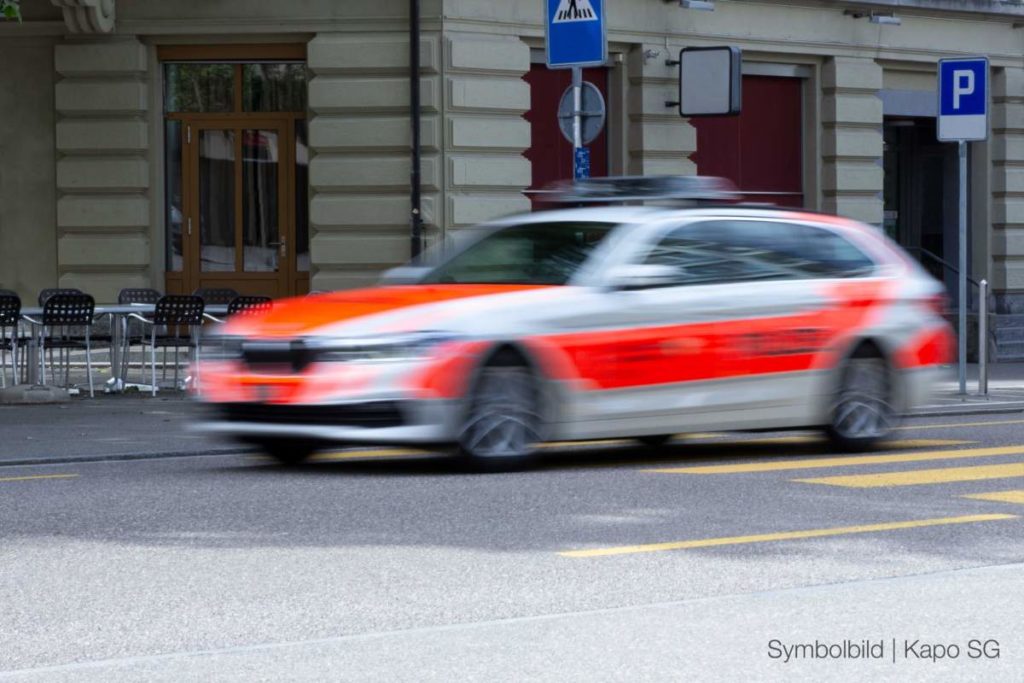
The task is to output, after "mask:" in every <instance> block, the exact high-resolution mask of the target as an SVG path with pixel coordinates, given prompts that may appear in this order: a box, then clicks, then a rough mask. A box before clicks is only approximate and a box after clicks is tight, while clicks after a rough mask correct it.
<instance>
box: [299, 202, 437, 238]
mask: <svg viewBox="0 0 1024 683" xmlns="http://www.w3.org/2000/svg"><path fill="white" fill-rule="evenodd" d="M434 201H435V200H434V198H433V197H429V196H425V197H423V198H422V205H421V206H422V211H423V213H422V217H423V221H424V222H425V223H434V222H435V218H434V216H435V213H434ZM410 211H411V206H410V204H409V195H408V194H393V195H378V196H373V195H364V194H359V195H344V194H327V193H319V194H316V195H314V196H313V199H312V200H311V201H310V206H309V216H310V223H311V224H312V225H313V226H314V227H315V228H316V229H317V230H320V231H331V230H334V229H338V228H341V229H346V228H350V227H355V228H359V227H364V228H375V227H380V226H394V227H398V226H404V225H408V224H409V215H410Z"/></svg>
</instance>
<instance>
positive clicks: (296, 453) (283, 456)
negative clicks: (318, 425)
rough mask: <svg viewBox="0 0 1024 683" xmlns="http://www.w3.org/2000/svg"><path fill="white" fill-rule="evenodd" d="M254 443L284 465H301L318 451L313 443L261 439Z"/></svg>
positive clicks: (294, 440)
mask: <svg viewBox="0 0 1024 683" xmlns="http://www.w3.org/2000/svg"><path fill="white" fill-rule="evenodd" d="M253 443H254V445H255V446H257V447H258V448H259V449H260V450H262V451H263V452H264V453H266V454H267V455H269V456H270V457H271V458H273V459H274V460H277V461H278V462H279V463H281V464H282V465H299V464H301V463H303V462H305V461H306V460H308V459H309V456H311V455H312V454H313V452H314V451H315V450H316V447H315V446H314V445H313V444H312V443H309V442H307V441H300V440H297V439H260V440H259V441H255V442H253Z"/></svg>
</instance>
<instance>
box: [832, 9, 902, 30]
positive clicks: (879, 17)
mask: <svg viewBox="0 0 1024 683" xmlns="http://www.w3.org/2000/svg"><path fill="white" fill-rule="evenodd" d="M843 14H845V15H846V16H848V17H853V18H854V19H863V18H864V17H867V18H868V21H870V22H871V23H872V24H884V25H886V26H899V25H900V24H902V23H903V20H902V19H900V18H899V17H898V16H896V13H895V12H888V13H885V12H864V11H861V10H855V9H848V10H846V11H845V12H843Z"/></svg>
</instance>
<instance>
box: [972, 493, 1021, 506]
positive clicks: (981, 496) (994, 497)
mask: <svg viewBox="0 0 1024 683" xmlns="http://www.w3.org/2000/svg"><path fill="white" fill-rule="evenodd" d="M964 498H974V499H976V500H991V501H994V502H996V503H1017V504H1018V505H1024V489H1021V490H1017V491H992V492H991V493H972V494H971V495H969V496H964Z"/></svg>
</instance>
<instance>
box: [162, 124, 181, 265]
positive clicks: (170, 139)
mask: <svg viewBox="0 0 1024 683" xmlns="http://www.w3.org/2000/svg"><path fill="white" fill-rule="evenodd" d="M164 145H165V147H164V155H165V158H166V163H167V172H166V173H165V174H164V194H165V196H166V197H167V201H166V204H165V209H164V225H165V234H166V235H167V244H166V245H165V246H166V262H165V267H166V268H167V270H168V271H170V272H175V273H176V272H180V271H181V269H182V267H183V265H184V263H183V260H182V253H181V247H182V243H181V226H182V223H183V220H184V211H183V209H182V197H181V121H167V122H166V130H165V133H164Z"/></svg>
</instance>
